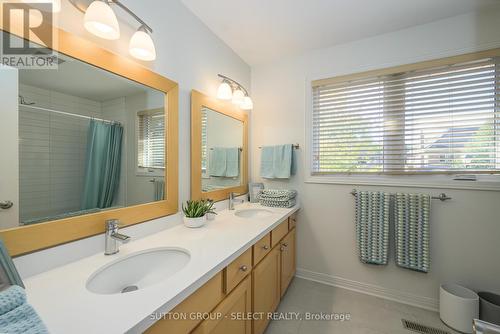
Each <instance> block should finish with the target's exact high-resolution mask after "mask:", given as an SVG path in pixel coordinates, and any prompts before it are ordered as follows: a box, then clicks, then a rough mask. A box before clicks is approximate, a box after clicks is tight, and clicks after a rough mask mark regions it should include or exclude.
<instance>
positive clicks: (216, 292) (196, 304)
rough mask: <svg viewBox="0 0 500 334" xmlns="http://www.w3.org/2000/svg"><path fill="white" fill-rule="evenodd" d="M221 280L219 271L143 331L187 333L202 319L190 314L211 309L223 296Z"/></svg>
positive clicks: (172, 333) (157, 333) (152, 333)
mask: <svg viewBox="0 0 500 334" xmlns="http://www.w3.org/2000/svg"><path fill="white" fill-rule="evenodd" d="M222 282H223V277H222V272H219V273H217V274H216V275H215V276H214V277H212V278H211V279H210V280H209V281H208V282H207V283H205V284H204V285H203V286H202V287H201V288H199V289H198V290H196V291H195V292H194V293H193V294H192V295H191V296H189V297H187V298H186V299H184V301H183V302H182V303H180V304H179V305H177V306H176V307H175V308H174V309H173V310H172V311H170V312H169V313H168V314H167V316H166V317H165V318H164V319H160V320H158V321H157V322H156V323H155V324H154V325H153V326H151V327H150V328H148V329H147V330H146V332H145V333H147V334H166V333H168V334H187V333H189V332H191V331H192V330H193V328H195V327H196V326H197V325H198V324H199V323H200V322H201V321H202V319H199V318H198V317H191V315H192V314H195V313H200V314H201V313H206V312H210V311H212V309H213V308H214V307H215V306H216V305H217V304H219V302H220V301H221V300H222V299H223V298H224V292H223V290H222V288H223V287H222ZM174 315H180V316H186V319H176V318H175V317H174Z"/></svg>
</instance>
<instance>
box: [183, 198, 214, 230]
mask: <svg viewBox="0 0 500 334" xmlns="http://www.w3.org/2000/svg"><path fill="white" fill-rule="evenodd" d="M182 211H183V212H184V225H186V226H187V227H201V226H203V225H205V223H206V221H207V214H216V213H215V211H214V202H212V201H210V200H206V199H202V200H197V201H187V202H186V205H184V204H182Z"/></svg>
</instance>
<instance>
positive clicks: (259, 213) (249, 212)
mask: <svg viewBox="0 0 500 334" xmlns="http://www.w3.org/2000/svg"><path fill="white" fill-rule="evenodd" d="M272 214H273V212H272V211H270V210H266V209H241V210H237V211H236V212H235V213H234V215H235V216H237V217H240V218H266V217H269V216H271V215H272Z"/></svg>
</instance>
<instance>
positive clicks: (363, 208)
mask: <svg viewBox="0 0 500 334" xmlns="http://www.w3.org/2000/svg"><path fill="white" fill-rule="evenodd" d="M390 203H391V195H390V194H389V193H384V192H379V191H358V192H356V244H357V248H358V255H359V259H360V261H361V262H363V263H369V264H379V265H385V264H387V258H388V253H389V219H390Z"/></svg>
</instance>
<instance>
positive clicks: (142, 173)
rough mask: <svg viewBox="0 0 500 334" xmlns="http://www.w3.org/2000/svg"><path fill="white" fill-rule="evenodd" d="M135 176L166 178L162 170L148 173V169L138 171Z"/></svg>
mask: <svg viewBox="0 0 500 334" xmlns="http://www.w3.org/2000/svg"><path fill="white" fill-rule="evenodd" d="M135 176H155V177H161V176H165V171H164V170H162V169H155V170H153V171H148V170H146V169H144V170H137V171H136V172H135Z"/></svg>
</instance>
